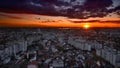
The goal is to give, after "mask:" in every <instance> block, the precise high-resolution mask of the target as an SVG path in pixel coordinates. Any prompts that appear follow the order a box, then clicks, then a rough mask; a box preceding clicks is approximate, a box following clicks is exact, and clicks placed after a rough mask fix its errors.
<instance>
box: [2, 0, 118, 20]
mask: <svg viewBox="0 0 120 68" xmlns="http://www.w3.org/2000/svg"><path fill="white" fill-rule="evenodd" d="M119 3H120V0H0V12H13V13H33V14H45V15H51V16H67V17H70V18H80V19H86V18H89V17H104V16H106V15H108V14H109V13H111V12H115V13H116V14H118V15H120V5H119Z"/></svg>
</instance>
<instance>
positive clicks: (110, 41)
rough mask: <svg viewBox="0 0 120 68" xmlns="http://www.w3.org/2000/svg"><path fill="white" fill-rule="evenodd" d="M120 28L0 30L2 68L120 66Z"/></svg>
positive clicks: (114, 67)
mask: <svg viewBox="0 0 120 68" xmlns="http://www.w3.org/2000/svg"><path fill="white" fill-rule="evenodd" d="M119 41H120V28H108V29H104V28H101V29H100V28H91V29H83V28H1V30H0V42H1V43H0V67H2V68H22V67H23V68H116V67H120V66H119V65H120V46H119V45H120V42H119Z"/></svg>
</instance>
